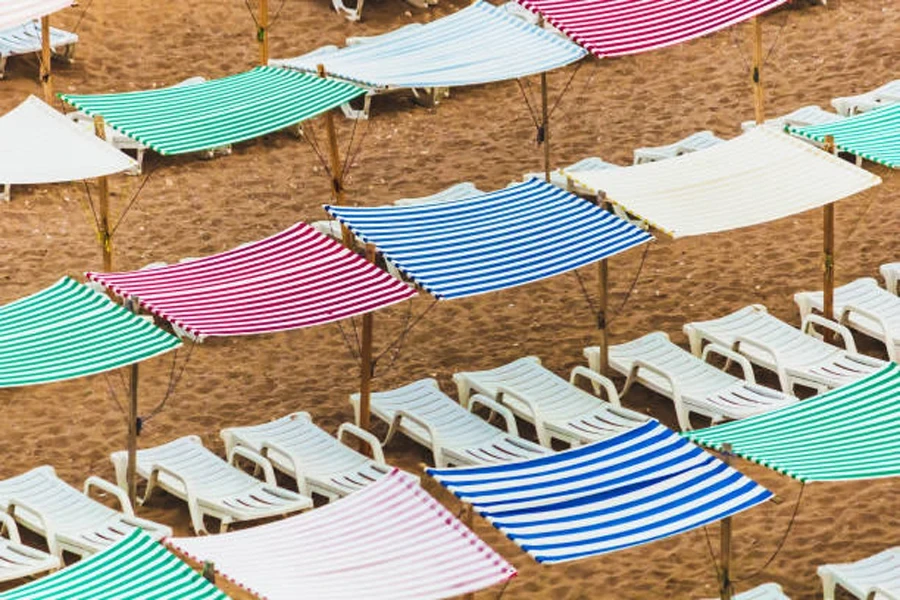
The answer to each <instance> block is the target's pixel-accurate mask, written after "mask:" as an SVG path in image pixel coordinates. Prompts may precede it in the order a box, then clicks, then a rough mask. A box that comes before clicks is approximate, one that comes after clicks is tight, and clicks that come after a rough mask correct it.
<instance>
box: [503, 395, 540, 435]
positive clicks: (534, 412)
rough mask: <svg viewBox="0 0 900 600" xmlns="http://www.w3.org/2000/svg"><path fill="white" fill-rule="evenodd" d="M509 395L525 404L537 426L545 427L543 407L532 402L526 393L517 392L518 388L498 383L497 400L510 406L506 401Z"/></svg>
mask: <svg viewBox="0 0 900 600" xmlns="http://www.w3.org/2000/svg"><path fill="white" fill-rule="evenodd" d="M507 396H509V397H511V398H512V399H514V400H515V401H517V402H520V403H521V404H522V405H523V407H524V408H525V409H526V410H527V411H528V412H529V413H530V414H531V418H532V419H533V420H534V426H535V427H537V428H538V429H543V428H544V417H543V415H542V414H541V409H540V408H539V407H538V405H537V404H535V403H534V402H531V401H530V400H528V399H527V398H525V396H524V395H522V394H520V393H518V392H516V390H514V389H513V388H511V387H508V386H505V385H498V386H497V396H496V401H497V402H498V403H499V404H502V405H504V406H508V405H507V404H506V403H505V399H506V397H507Z"/></svg>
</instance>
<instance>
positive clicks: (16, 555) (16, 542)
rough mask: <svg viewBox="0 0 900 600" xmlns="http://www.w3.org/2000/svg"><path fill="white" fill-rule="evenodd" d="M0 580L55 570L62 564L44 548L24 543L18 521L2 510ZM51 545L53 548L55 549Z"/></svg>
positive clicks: (0, 516) (0, 521)
mask: <svg viewBox="0 0 900 600" xmlns="http://www.w3.org/2000/svg"><path fill="white" fill-rule="evenodd" d="M4 531H5V532H6V536H7V537H6V538H4V537H2V536H0V582H3V581H11V580H13V579H20V578H22V577H29V576H31V575H37V574H38V573H43V572H44V571H53V570H55V569H58V568H59V567H60V566H61V562H60V560H59V558H57V557H56V556H55V555H54V554H48V553H46V552H44V551H42V550H37V549H36V548H31V547H29V546H26V545H25V544H23V543H22V538H21V537H19V529H18V528H17V527H16V521H15V519H13V518H12V517H11V516H10V515H8V514H7V513H5V512H0V534H2V533H3V532H4ZM54 549H55V548H53V547H52V546H51V550H54Z"/></svg>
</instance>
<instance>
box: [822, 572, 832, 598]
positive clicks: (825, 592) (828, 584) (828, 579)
mask: <svg viewBox="0 0 900 600" xmlns="http://www.w3.org/2000/svg"><path fill="white" fill-rule="evenodd" d="M819 577H821V578H822V598H823V599H824V600H834V588H835V583H834V577H832V576H831V574H830V573H820V574H819Z"/></svg>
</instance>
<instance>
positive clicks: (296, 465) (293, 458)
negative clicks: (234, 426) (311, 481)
mask: <svg viewBox="0 0 900 600" xmlns="http://www.w3.org/2000/svg"><path fill="white" fill-rule="evenodd" d="M238 447H240V443H237V444H235V445H234V446H233V447H232V448H231V453H230V454H229V455H228V462H230V463H232V464H234V463H233V460H234V451H235V450H236V449H237V448H238ZM273 451H274V452H277V453H279V454H281V455H282V456H285V457H287V460H289V461H290V462H291V465H292V467H293V469H294V473H293V475H294V480H295V481H296V482H297V491H298V492H300V493H301V494H303V495H304V496H309V495H310V493H311V492H310V490H309V485H308V484H307V481H306V477H305V476H304V475H303V461H301V460H300V457H299V456H297V455H296V454H294V453H293V452H291V451H289V450H288V449H287V448H284V447H283V446H281V445H279V444H276V443H275V442H272V441H265V442H263V443H262V444H261V445H260V447H259V454H260V456H262V457H263V458H265V459H266V460H267V461H268V462H269V463H272V459H270V458H269V456H270V454H271V453H272V452H273ZM272 465H273V468H274V463H272Z"/></svg>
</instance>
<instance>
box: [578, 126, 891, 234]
mask: <svg viewBox="0 0 900 600" xmlns="http://www.w3.org/2000/svg"><path fill="white" fill-rule="evenodd" d="M564 172H565V170H564ZM566 174H567V175H568V176H570V177H572V179H573V180H574V181H576V182H577V183H578V184H580V185H582V186H584V187H585V188H587V189H590V190H592V191H594V192H595V193H598V194H605V196H606V200H607V201H609V202H612V203H614V204H617V205H619V206H621V207H622V208H623V209H625V210H626V211H627V212H629V213H631V214H632V215H634V216H636V217H638V218H640V219H641V220H643V221H645V222H647V223H649V224H650V225H652V226H653V227H655V228H656V229H658V230H660V231H662V232H664V233H666V234H668V235H670V236H672V237H673V238H678V237H685V236H689V235H701V234H705V233H714V232H717V231H728V230H729V229H737V228H739V227H748V226H750V225H757V224H759V223H766V222H768V221H774V220H776V219H780V218H782V217H787V216H790V215H793V214H797V213H801V212H804V211H807V210H810V209H813V208H817V207H819V206H823V205H825V204H828V203H830V202H834V201H836V200H840V199H842V198H846V197H847V196H851V195H853V194H856V193H857V192H861V191H862V190H865V189H867V188H870V187H872V186H875V185H878V184H879V183H881V179H880V178H879V177H877V176H875V175H873V174H871V173H869V172H867V171H865V170H863V169H860V168H857V167H855V166H853V165H852V164H850V163H848V162H846V161H843V160H841V159H839V158H837V157H836V156H832V155H831V154H828V153H827V152H823V151H821V150H818V149H816V148H814V147H813V146H811V145H810V144H809V143H807V142H804V141H802V140H799V139H797V138H794V137H791V136H789V135H787V134H785V133H782V132H779V131H769V130H767V129H766V128H763V127H758V128H755V129H753V130H751V131H749V132H747V133H745V134H743V135H741V136H739V137H737V138H734V139H732V140H729V141H727V142H724V143H721V144H717V145H716V146H713V147H711V148H707V149H705V150H700V151H699V152H692V153H690V154H683V155H681V156H678V157H676V158H670V159H668V160H663V161H659V162H653V163H645V164H641V165H635V166H633V167H625V168H621V169H610V170H606V171H580V172H578V171H573V172H571V173H566Z"/></svg>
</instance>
